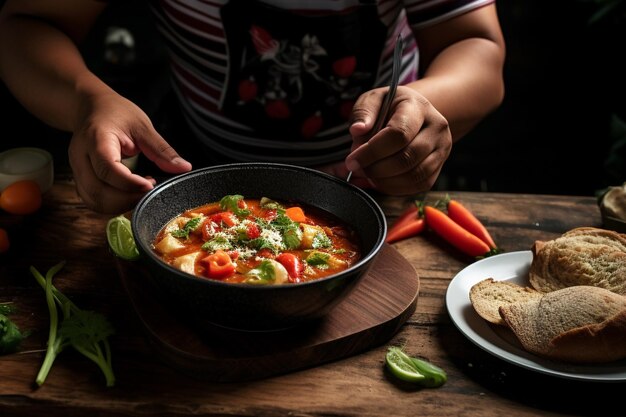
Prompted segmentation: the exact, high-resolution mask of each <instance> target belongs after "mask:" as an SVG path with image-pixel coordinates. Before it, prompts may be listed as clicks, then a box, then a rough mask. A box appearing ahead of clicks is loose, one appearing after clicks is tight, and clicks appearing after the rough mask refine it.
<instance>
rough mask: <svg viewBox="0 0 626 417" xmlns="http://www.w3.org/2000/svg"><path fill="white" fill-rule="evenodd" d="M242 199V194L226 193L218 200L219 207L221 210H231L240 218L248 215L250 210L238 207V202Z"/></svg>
mask: <svg viewBox="0 0 626 417" xmlns="http://www.w3.org/2000/svg"><path fill="white" fill-rule="evenodd" d="M241 200H243V196H242V195H239V194H234V195H227V196H225V197H222V199H221V200H220V207H221V208H222V210H226V211H231V212H233V214H234V215H235V216H237V217H239V218H240V219H242V218H244V217H248V216H249V215H250V210H248V209H246V208H241V207H239V202H240V201H241Z"/></svg>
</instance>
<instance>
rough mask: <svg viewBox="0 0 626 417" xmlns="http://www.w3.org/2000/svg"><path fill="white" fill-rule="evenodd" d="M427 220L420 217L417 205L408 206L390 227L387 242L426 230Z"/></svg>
mask: <svg viewBox="0 0 626 417" xmlns="http://www.w3.org/2000/svg"><path fill="white" fill-rule="evenodd" d="M424 227H425V222H424V219H423V218H422V217H420V213H419V208H418V206H417V205H412V206H410V207H409V208H407V209H406V210H405V211H404V212H403V213H402V214H401V215H400V216H399V217H398V218H397V219H396V220H395V221H394V222H393V223H392V224H391V226H390V227H389V229H388V230H387V236H386V238H385V242H387V243H393V242H397V241H398V240H401V239H406V238H409V237H411V236H415V235H417V234H419V233H421V232H422V230H424Z"/></svg>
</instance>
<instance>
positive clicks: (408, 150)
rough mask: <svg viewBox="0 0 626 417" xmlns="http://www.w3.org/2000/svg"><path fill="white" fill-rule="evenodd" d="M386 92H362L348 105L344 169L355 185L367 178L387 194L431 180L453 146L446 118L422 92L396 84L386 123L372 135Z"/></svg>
mask: <svg viewBox="0 0 626 417" xmlns="http://www.w3.org/2000/svg"><path fill="white" fill-rule="evenodd" d="M386 92H387V89H386V88H377V89H374V90H371V91H368V92H366V93H364V94H363V95H361V97H359V99H358V100H357V102H356V103H355V105H354V108H353V110H352V124H351V126H350V134H351V135H352V138H353V141H354V142H353V145H352V152H351V153H350V154H349V155H348V156H347V157H346V161H345V166H346V170H347V171H348V170H352V171H353V176H352V179H351V180H350V181H351V182H353V183H354V184H355V185H363V184H367V183H369V184H371V185H370V186H373V187H374V188H376V189H377V190H378V191H380V192H383V193H385V194H388V195H413V194H417V193H420V192H424V191H428V190H430V188H431V187H432V186H433V184H434V183H435V181H436V180H437V177H438V176H439V173H440V171H441V168H442V167H443V164H444V162H445V161H446V160H447V159H448V156H449V155H450V151H451V149H452V133H451V132H450V128H449V125H448V121H447V120H446V119H445V118H444V117H443V116H442V115H441V113H439V112H438V111H437V109H435V107H434V106H433V105H432V104H431V103H430V102H429V101H428V100H427V99H426V98H425V97H424V96H422V95H421V94H419V93H418V92H417V91H415V90H413V89H412V88H410V87H407V86H398V90H397V92H396V96H395V98H394V101H393V103H392V104H391V110H390V117H389V121H388V122H387V124H386V125H385V126H384V127H383V128H382V129H381V130H380V131H379V132H376V133H374V134H373V135H372V136H371V137H370V130H371V129H372V127H373V126H374V123H375V121H376V116H377V115H378V111H379V109H380V107H381V103H382V101H383V98H384V96H385V93H386Z"/></svg>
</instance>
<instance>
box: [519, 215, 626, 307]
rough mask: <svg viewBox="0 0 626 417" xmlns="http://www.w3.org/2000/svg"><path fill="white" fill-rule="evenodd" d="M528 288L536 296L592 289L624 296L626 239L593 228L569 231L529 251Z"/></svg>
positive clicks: (625, 288) (537, 243) (625, 283)
mask: <svg viewBox="0 0 626 417" xmlns="http://www.w3.org/2000/svg"><path fill="white" fill-rule="evenodd" d="M532 252H533V259H532V262H531V265H530V270H529V276H528V277H529V281H530V285H531V286H532V287H533V288H535V289H536V290H537V291H539V292H549V291H555V290H558V289H561V288H566V287H571V286H576V285H591V286H594V287H600V288H605V289H607V290H610V291H613V292H615V293H618V294H622V295H626V235H624V234H621V233H618V232H615V231H612V230H605V229H599V228H595V227H579V228H576V229H572V230H570V231H568V232H566V233H564V234H563V235H561V236H560V237H558V238H556V239H554V240H549V241H537V242H535V244H534V245H533V247H532Z"/></svg>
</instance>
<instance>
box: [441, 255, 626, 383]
mask: <svg viewBox="0 0 626 417" xmlns="http://www.w3.org/2000/svg"><path fill="white" fill-rule="evenodd" d="M531 260H532V253H531V252H530V251H520V252H509V253H503V254H500V255H495V256H491V257H489V258H485V259H482V260H480V261H477V262H474V263H473V264H471V265H469V266H468V267H466V268H465V269H463V270H462V271H461V272H459V273H458V274H457V275H456V276H455V277H454V278H453V279H452V281H451V282H450V285H449V286H448V290H447V292H446V307H447V308H448V313H449V314H450V318H451V319H452V321H453V322H454V324H455V325H456V327H457V328H458V329H459V330H460V331H461V333H463V334H464V335H465V336H466V337H467V338H468V339H469V340H471V341H472V342H473V343H475V344H476V345H477V346H479V347H480V348H482V349H484V350H486V351H487V352H489V353H491V354H492V355H494V356H497V357H498V358H500V359H503V360H505V361H507V362H510V363H513V364H515V365H519V366H521V367H523V368H527V369H530V370H533V371H537V372H541V373H543V374H548V375H553V376H557V377H562V378H568V379H575V380H581V381H600V382H623V381H626V360H623V361H618V362H611V363H610V364H597V365H596V364H594V365H570V364H566V363H559V362H553V361H550V360H548V359H543V358H540V357H538V356H536V355H533V354H531V353H529V352H527V351H525V350H524V349H523V348H522V347H521V344H520V343H519V342H518V341H517V339H516V338H515V336H514V334H513V332H511V331H510V330H509V329H506V328H500V326H497V325H494V324H491V323H489V322H487V321H486V320H484V319H483V318H482V317H480V316H479V315H478V314H477V313H476V312H475V311H474V307H472V304H471V302H470V299H469V291H470V288H471V287H472V285H474V284H476V283H477V282H479V281H482V280H483V279H485V278H489V277H491V278H493V279H495V280H498V281H504V280H510V281H511V282H514V283H516V284H519V285H524V286H526V285H529V283H528V269H529V267H530V262H531Z"/></svg>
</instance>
